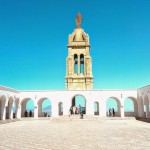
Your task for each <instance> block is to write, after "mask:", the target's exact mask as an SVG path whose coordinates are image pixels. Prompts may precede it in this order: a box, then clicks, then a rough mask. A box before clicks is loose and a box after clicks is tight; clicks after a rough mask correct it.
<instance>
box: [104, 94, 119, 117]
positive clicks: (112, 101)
mask: <svg viewBox="0 0 150 150" xmlns="http://www.w3.org/2000/svg"><path fill="white" fill-rule="evenodd" d="M112 108H114V111H115V114H114V116H115V117H121V102H120V100H119V99H118V98H117V97H109V98H107V100H106V115H107V116H112V115H109V109H112Z"/></svg>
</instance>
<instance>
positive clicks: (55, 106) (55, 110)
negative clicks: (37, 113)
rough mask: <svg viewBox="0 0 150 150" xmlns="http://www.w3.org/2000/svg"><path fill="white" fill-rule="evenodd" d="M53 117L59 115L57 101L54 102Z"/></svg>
mask: <svg viewBox="0 0 150 150" xmlns="http://www.w3.org/2000/svg"><path fill="white" fill-rule="evenodd" d="M52 117H58V103H57V102H56V101H53V102H52Z"/></svg>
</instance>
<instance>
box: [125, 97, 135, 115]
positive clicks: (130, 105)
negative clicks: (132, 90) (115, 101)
mask: <svg viewBox="0 0 150 150" xmlns="http://www.w3.org/2000/svg"><path fill="white" fill-rule="evenodd" d="M124 116H125V117H137V116H138V103H137V100H136V98H132V97H128V98H126V99H125V101H124Z"/></svg>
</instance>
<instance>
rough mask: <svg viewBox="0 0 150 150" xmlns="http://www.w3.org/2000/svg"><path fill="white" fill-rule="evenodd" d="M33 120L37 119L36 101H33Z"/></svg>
mask: <svg viewBox="0 0 150 150" xmlns="http://www.w3.org/2000/svg"><path fill="white" fill-rule="evenodd" d="M34 118H35V119H38V105H37V102H36V100H35V101H34Z"/></svg>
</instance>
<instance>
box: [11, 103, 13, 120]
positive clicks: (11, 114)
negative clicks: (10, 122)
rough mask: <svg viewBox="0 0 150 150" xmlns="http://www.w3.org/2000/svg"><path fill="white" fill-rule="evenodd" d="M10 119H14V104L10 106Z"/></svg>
mask: <svg viewBox="0 0 150 150" xmlns="http://www.w3.org/2000/svg"><path fill="white" fill-rule="evenodd" d="M10 119H13V104H12V105H11V106H10Z"/></svg>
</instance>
